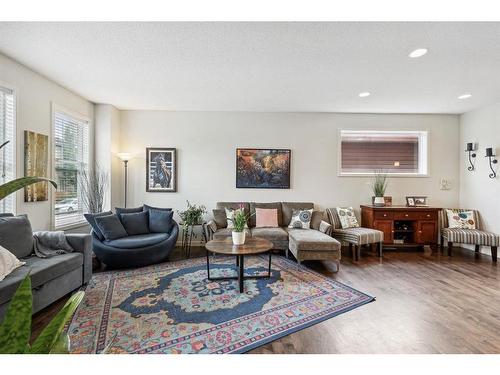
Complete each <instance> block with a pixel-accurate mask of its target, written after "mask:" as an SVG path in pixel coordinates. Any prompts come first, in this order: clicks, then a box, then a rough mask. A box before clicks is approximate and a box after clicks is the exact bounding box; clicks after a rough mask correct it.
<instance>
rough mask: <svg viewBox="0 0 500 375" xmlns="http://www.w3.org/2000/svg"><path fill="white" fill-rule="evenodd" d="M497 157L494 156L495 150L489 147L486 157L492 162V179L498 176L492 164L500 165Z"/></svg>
mask: <svg viewBox="0 0 500 375" xmlns="http://www.w3.org/2000/svg"><path fill="white" fill-rule="evenodd" d="M495 156H496V155H493V148H491V147H488V148H487V149H486V156H485V157H487V158H488V159H489V162H490V169H491V173H490V178H495V177H496V176H497V173H496V172H495V170H494V169H493V165H492V164H496V163H498V160H497V159H495Z"/></svg>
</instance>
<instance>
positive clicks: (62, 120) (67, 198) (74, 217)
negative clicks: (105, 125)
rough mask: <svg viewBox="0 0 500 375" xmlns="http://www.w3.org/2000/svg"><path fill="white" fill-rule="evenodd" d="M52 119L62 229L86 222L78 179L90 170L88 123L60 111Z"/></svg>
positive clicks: (56, 211) (56, 212)
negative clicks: (81, 173) (81, 174)
mask: <svg viewBox="0 0 500 375" xmlns="http://www.w3.org/2000/svg"><path fill="white" fill-rule="evenodd" d="M53 118H54V124H53V127H54V129H53V155H54V172H55V179H56V182H57V191H56V193H55V199H54V227H55V228H56V229H59V228H64V227H68V226H72V225H75V224H80V223H83V222H85V218H84V217H83V214H84V207H83V202H82V199H81V191H80V186H79V182H78V180H79V178H80V172H81V171H82V170H88V168H89V121H88V120H87V119H84V118H80V117H77V116H75V115H71V114H69V113H67V112H65V111H62V110H60V109H56V110H54V117H53Z"/></svg>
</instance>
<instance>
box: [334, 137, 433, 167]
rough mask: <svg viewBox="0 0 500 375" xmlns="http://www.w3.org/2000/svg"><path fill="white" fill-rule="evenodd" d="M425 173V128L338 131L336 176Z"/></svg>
mask: <svg viewBox="0 0 500 375" xmlns="http://www.w3.org/2000/svg"><path fill="white" fill-rule="evenodd" d="M375 171H382V172H384V173H386V174H389V175H396V176H397V175H400V176H405V175H408V176H426V175H427V132H426V131H359V130H358V131H350V130H341V132H340V175H341V176H352V175H369V174H373V173H374V172H375Z"/></svg>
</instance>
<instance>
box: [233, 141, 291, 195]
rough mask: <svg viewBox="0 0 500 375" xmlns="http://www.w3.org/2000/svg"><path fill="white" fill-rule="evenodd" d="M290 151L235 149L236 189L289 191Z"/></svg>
mask: <svg viewBox="0 0 500 375" xmlns="http://www.w3.org/2000/svg"><path fill="white" fill-rule="evenodd" d="M291 154H292V151H291V150H289V149H276V148H266V149H262V148H237V149H236V187H237V188H254V189H290V161H291Z"/></svg>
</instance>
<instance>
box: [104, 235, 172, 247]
mask: <svg viewBox="0 0 500 375" xmlns="http://www.w3.org/2000/svg"><path fill="white" fill-rule="evenodd" d="M169 236H170V235H169V234H168V233H148V234H139V235H137V236H128V237H123V238H118V239H116V240H112V241H104V244H105V245H108V246H111V247H117V248H120V249H136V248H138V247H146V246H151V245H155V244H157V243H159V242H161V241H164V240H166V239H167V238H169Z"/></svg>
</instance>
